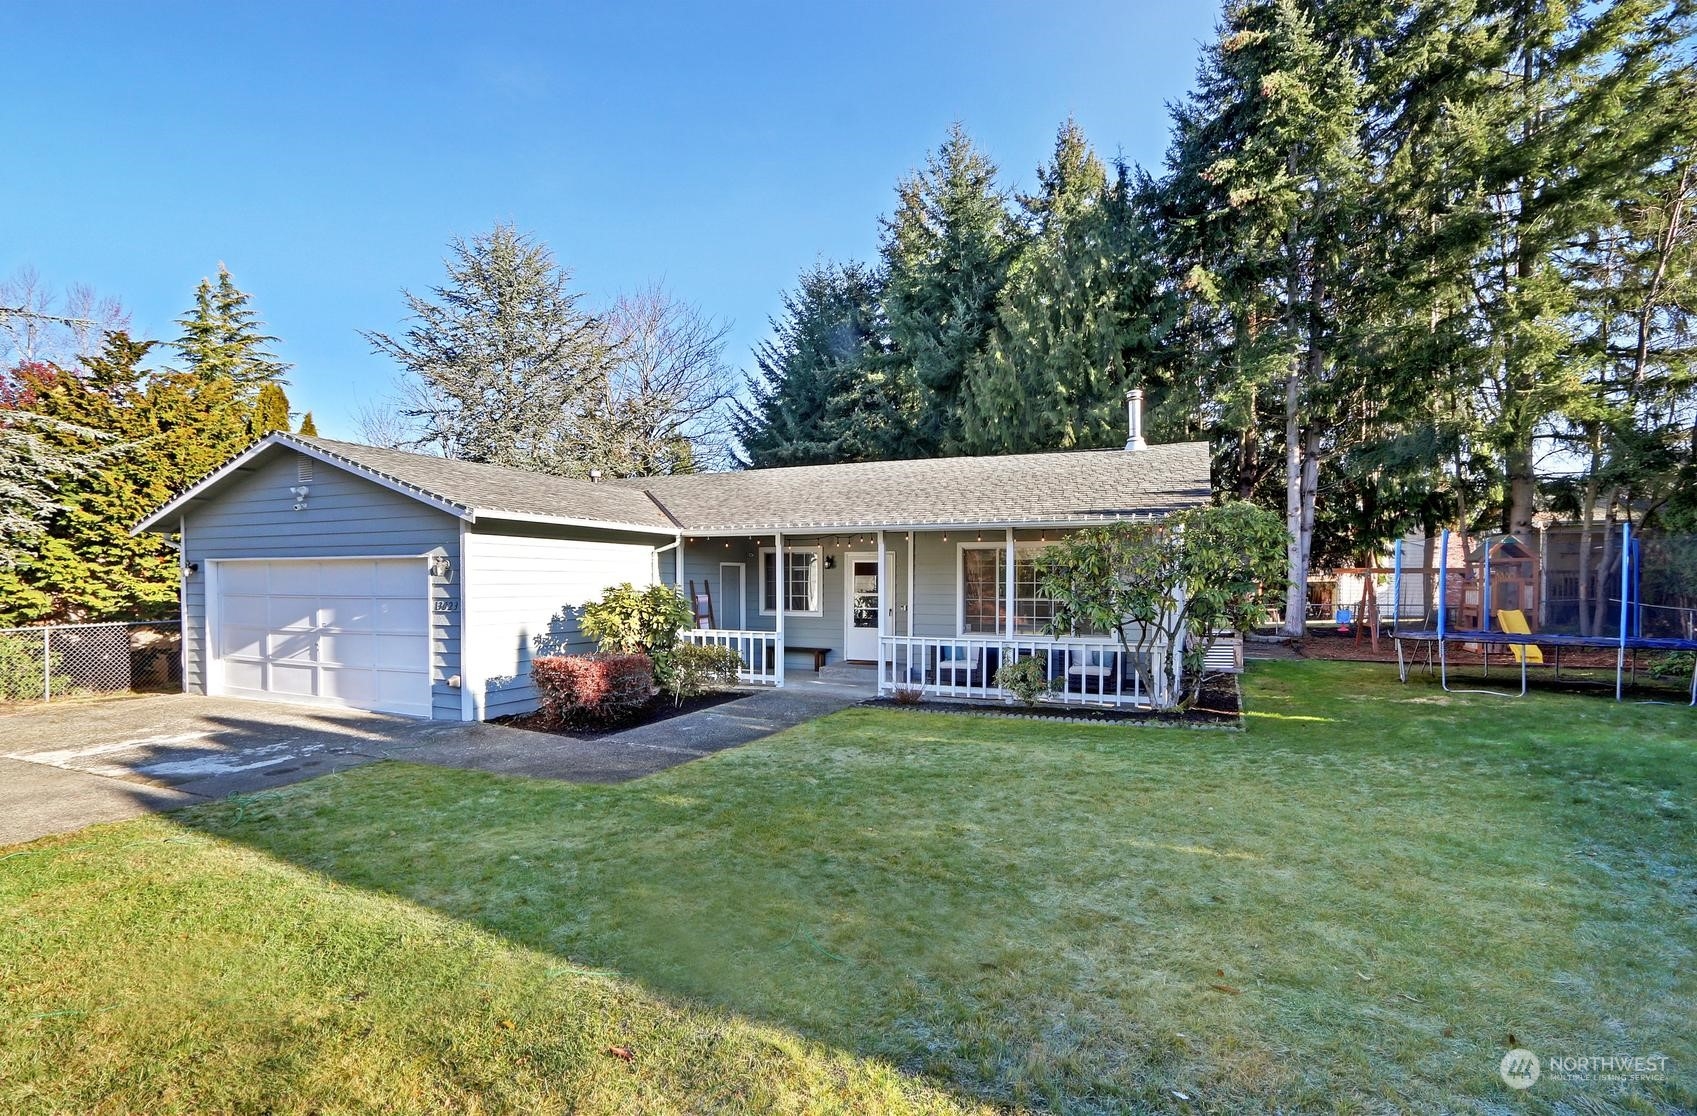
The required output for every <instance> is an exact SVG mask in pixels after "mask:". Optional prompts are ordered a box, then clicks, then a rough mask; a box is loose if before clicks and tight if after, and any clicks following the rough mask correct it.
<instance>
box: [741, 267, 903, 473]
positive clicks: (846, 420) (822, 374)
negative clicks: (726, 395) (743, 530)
mask: <svg viewBox="0 0 1697 1116" xmlns="http://www.w3.org/2000/svg"><path fill="white" fill-rule="evenodd" d="M879 296H880V290H879V285H878V281H877V278H876V277H875V276H874V275H873V274H872V272H871V271H870V270H868V269H867V268H865V267H863V266H862V265H860V264H842V265H837V264H821V265H819V266H817V267H814V268H812V269H810V270H809V271H807V272H804V273H803V274H802V276H801V280H800V282H799V283H798V285H797V287H796V289H795V290H794V291H792V292H790V293H788V294H786V295H785V296H784V313H783V315H782V316H781V317H780V318H778V319H776V320H774V321H773V322H772V337H771V338H769V339H768V340H766V341H763V342H762V343H761V344H760V346H759V347H758V348H757V349H756V350H755V365H756V369H757V371H756V372H755V373H754V374H753V375H751V376H749V377H748V402H747V403H743V404H739V405H738V406H737V407H736V408H735V409H734V413H733V416H732V426H733V429H734V431H735V434H736V437H737V441H738V442H739V443H740V444H741V446H742V458H743V461H744V463H745V464H749V465H753V466H755V467H768V466H776V465H818V464H825V463H829V462H833V461H846V460H873V459H879V458H889V457H895V456H899V455H900V454H901V452H902V450H903V448H904V447H905V444H906V437H905V434H906V428H907V425H908V424H909V422H910V421H911V419H912V411H913V408H914V404H915V402H916V401H915V400H914V399H913V398H912V397H911V393H908V394H907V395H906V396H905V397H904V395H903V393H902V391H901V390H900V389H899V388H894V386H893V385H892V384H891V383H890V380H891V378H892V377H891V369H890V367H889V361H888V357H887V354H886V353H885V352H884V351H883V346H882V342H881V334H882V318H881V316H880V310H879Z"/></svg>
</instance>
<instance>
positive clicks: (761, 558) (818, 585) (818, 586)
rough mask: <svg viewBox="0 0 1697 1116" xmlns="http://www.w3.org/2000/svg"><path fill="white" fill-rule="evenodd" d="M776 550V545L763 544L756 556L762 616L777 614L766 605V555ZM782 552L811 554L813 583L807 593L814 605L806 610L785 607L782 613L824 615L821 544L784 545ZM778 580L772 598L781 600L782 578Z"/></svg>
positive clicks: (823, 562) (823, 566)
mask: <svg viewBox="0 0 1697 1116" xmlns="http://www.w3.org/2000/svg"><path fill="white" fill-rule="evenodd" d="M777 552H778V551H777V548H776V547H771V546H763V547H761V548H760V553H759V554H758V555H757V556H756V560H757V562H758V563H759V566H760V576H759V578H758V580H759V582H760V615H762V616H775V615H777V610H776V609H770V608H767V607H766V556H767V555H768V554H776V553H777ZM784 553H785V554H791V555H794V554H811V555H813V584H812V585H811V586H809V590H810V591H809V593H808V596H810V597H812V598H813V605H814V607H812V608H810V609H806V610H802V609H794V608H786V609H784V615H785V616H823V615H825V548H824V547H822V546H786V547H784ZM779 581H780V585H779V586H778V589H779V593H778V595H777V596H776V597H775V598H774V599H775V600H783V597H784V594H783V585H782V584H781V582H782V578H780V579H779Z"/></svg>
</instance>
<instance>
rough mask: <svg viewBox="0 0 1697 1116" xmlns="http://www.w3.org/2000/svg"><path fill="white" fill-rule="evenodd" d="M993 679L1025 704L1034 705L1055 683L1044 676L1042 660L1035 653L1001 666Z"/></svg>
mask: <svg viewBox="0 0 1697 1116" xmlns="http://www.w3.org/2000/svg"><path fill="white" fill-rule="evenodd" d="M994 681H995V683H996V685H997V686H1000V687H1001V688H1002V689H1004V690H1006V691H1008V692H1009V693H1011V694H1013V696H1014V697H1017V698H1018V699H1019V700H1020V701H1023V702H1024V703H1025V704H1026V705H1027V706H1034V705H1036V704H1037V703H1038V702H1039V701H1041V700H1043V695H1044V694H1046V693H1048V692H1049V691H1050V690H1052V689H1054V688H1055V684H1054V683H1053V682H1051V681H1050V680H1049V679H1048V678H1047V677H1045V674H1044V670H1043V663H1042V660H1040V659H1038V658H1037V657H1036V656H1035V655H1027V656H1026V657H1025V658H1023V659H1021V660H1019V661H1018V662H1017V663H1009V664H1007V665H1006V666H1004V667H1002V669H1000V670H998V671H997V672H996V677H995V679H994Z"/></svg>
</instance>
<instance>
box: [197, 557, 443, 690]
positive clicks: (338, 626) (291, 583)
mask: <svg viewBox="0 0 1697 1116" xmlns="http://www.w3.org/2000/svg"><path fill="white" fill-rule="evenodd" d="M216 565H217V575H216V586H215V595H216V599H215V602H214V605H213V611H212V627H213V640H214V642H213V655H214V657H215V659H216V664H215V667H214V672H213V686H212V689H213V692H215V693H221V694H231V695H234V696H236V697H255V698H267V699H271V700H281V701H300V702H308V703H312V704H317V705H340V706H349V707H352V708H355V709H373V710H378V711H381V712H384V713H405V714H410V715H412V716H415V717H428V716H430V608H429V602H428V599H427V598H428V585H427V580H426V573H425V566H424V562H423V561H422V560H420V559H417V558H410V559H402V558H335V559H325V560H322V561H288V562H248V561H241V562H219V563H217V564H216Z"/></svg>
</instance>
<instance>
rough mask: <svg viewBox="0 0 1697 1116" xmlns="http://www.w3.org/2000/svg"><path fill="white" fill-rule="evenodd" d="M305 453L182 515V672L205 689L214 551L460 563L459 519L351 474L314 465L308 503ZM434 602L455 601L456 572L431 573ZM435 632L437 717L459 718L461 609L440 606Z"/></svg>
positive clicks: (190, 685)
mask: <svg viewBox="0 0 1697 1116" xmlns="http://www.w3.org/2000/svg"><path fill="white" fill-rule="evenodd" d="M305 460H310V459H308V458H306V457H305V456H304V455H302V454H297V453H294V452H293V451H286V452H282V453H276V454H274V455H272V456H271V457H269V458H268V459H266V461H265V463H264V464H262V465H260V466H259V467H257V468H256V469H254V470H253V471H252V472H251V473H248V474H246V475H242V476H237V477H235V478H232V479H231V480H229V481H227V482H226V483H225V484H224V485H222V486H220V487H219V488H217V489H215V490H214V492H213V494H212V495H211V496H210V497H209V498H208V499H206V500H203V501H196V502H195V503H194V504H192V505H190V507H189V508H188V509H186V510H185V512H184V516H183V533H184V536H185V539H184V550H183V553H184V558H185V560H186V561H188V562H198V563H200V571H199V572H198V573H195V574H191V575H189V577H188V578H187V579H186V581H185V584H184V593H183V679H184V686H185V688H186V689H188V690H189V692H191V693H205V692H206V655H207V647H206V565H205V563H206V562H207V561H208V560H210V559H215V558H372V557H418V556H424V555H442V556H444V557H446V558H448V559H449V560H450V562H452V563H453V565H454V566H455V567H456V568H457V567H458V566H459V564H460V553H459V549H460V548H459V521H458V520H457V519H455V518H454V517H453V516H451V515H447V514H446V513H444V512H440V511H437V510H436V509H434V508H431V507H428V506H426V505H424V504H422V503H420V502H418V501H417V500H413V499H411V498H409V497H406V496H402V495H400V494H399V493H397V492H391V491H390V490H388V489H387V488H384V487H383V486H382V485H379V484H374V483H372V482H371V481H368V480H365V479H364V478H363V477H358V476H355V475H353V474H352V473H347V472H344V471H342V470H340V469H337V468H334V467H333V466H330V465H326V464H324V463H323V462H313V466H312V479H311V480H310V481H307V482H305V483H306V485H307V488H308V493H307V498H306V507H305V508H303V509H301V510H300V511H296V510H295V496H294V494H293V493H292V492H291V491H290V489H292V488H294V487H295V486H296V485H298V484H301V483H302V481H301V479H300V475H299V473H298V471H297V470H298V466H299V463H300V462H301V461H305ZM431 596H432V598H433V600H447V601H453V602H456V605H454V606H449V607H450V608H453V607H457V601H458V599H459V579H458V578H455V579H453V580H452V581H449V582H441V581H438V580H435V579H432V582H431ZM435 609H436V606H435V605H434V604H433V605H432V612H431V633H430V700H431V707H432V716H433V717H435V718H436V719H438V720H459V718H460V692H459V690H457V689H455V688H453V687H451V686H449V685H448V679H449V678H451V677H453V676H454V675H456V674H458V673H460V613H459V612H458V611H435Z"/></svg>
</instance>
